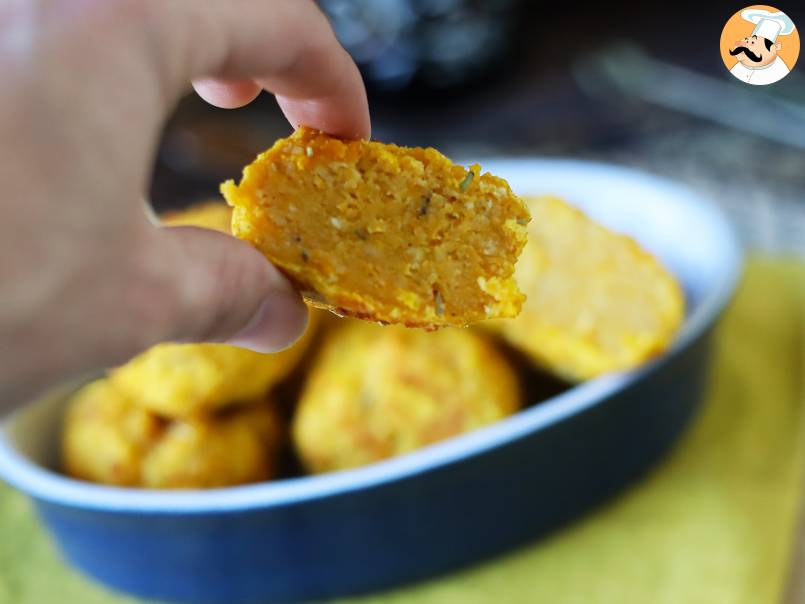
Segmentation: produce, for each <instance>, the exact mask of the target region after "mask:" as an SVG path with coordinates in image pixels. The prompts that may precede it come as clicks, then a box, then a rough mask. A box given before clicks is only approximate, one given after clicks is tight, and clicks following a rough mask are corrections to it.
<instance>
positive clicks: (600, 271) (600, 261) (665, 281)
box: [487, 196, 685, 381]
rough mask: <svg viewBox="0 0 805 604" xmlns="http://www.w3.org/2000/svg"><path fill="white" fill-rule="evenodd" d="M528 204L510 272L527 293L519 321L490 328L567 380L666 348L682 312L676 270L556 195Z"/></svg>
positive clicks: (627, 364)
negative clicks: (522, 241)
mask: <svg viewBox="0 0 805 604" xmlns="http://www.w3.org/2000/svg"><path fill="white" fill-rule="evenodd" d="M526 202H527V203H528V206H529V209H530V211H531V213H532V215H533V216H534V220H533V221H532V222H531V224H530V225H529V227H528V231H529V232H528V237H529V240H528V245H526V248H525V250H524V251H523V255H522V256H521V257H520V260H519V261H518V263H517V270H516V273H515V274H516V276H517V282H518V283H519V284H520V287H522V288H523V291H524V292H525V294H526V296H527V297H528V298H527V300H526V302H525V304H524V305H523V310H522V312H521V313H520V315H519V316H518V317H517V318H515V319H512V320H510V321H492V322H489V323H488V324H487V325H488V326H489V327H491V328H493V329H496V330H498V331H499V332H500V334H501V335H502V336H503V337H504V338H505V339H506V340H507V341H508V342H509V343H510V344H512V345H513V346H516V347H517V348H519V349H521V350H522V351H524V352H525V353H527V354H528V355H529V356H530V357H531V358H532V359H533V360H534V361H535V362H536V363H537V364H538V365H541V366H543V367H544V368H547V369H548V370H550V371H552V372H553V373H555V374H557V375H559V376H562V377H564V378H566V379H569V380H572V381H582V380H585V379H589V378H593V377H596V376H599V375H601V374H604V373H608V372H612V371H622V370H627V369H631V368H632V367H635V366H637V365H639V364H640V363H642V362H644V361H646V360H648V359H650V358H652V357H654V356H656V355H658V354H660V353H661V352H662V351H663V350H665V349H666V348H667V347H668V345H669V344H670V343H671V342H672V341H673V339H674V336H675V334H676V332H677V330H678V329H679V326H680V325H681V323H682V320H683V317H684V313H685V297H684V294H683V292H682V288H681V287H680V286H679V283H678V282H677V280H676V278H675V277H674V275H673V274H672V273H670V272H669V271H668V270H667V269H666V268H665V267H664V266H663V265H662V264H661V263H660V262H659V261H658V260H657V259H656V258H655V257H654V256H652V255H651V254H650V253H649V252H647V251H645V250H644V249H642V248H641V247H640V245H639V244H638V243H637V242H636V241H635V240H634V239H632V238H631V237H626V236H624V235H619V234H617V233H613V232H612V231H610V230H608V229H607V228H605V227H603V226H602V225H600V224H598V223H597V222H595V221H594V220H592V219H591V218H589V217H588V216H586V215H585V214H584V213H583V212H581V211H580V210H578V209H576V208H574V207H573V206H571V205H570V204H568V203H566V202H564V201H562V200H561V199H558V198H556V197H551V196H542V197H533V198H527V199H526Z"/></svg>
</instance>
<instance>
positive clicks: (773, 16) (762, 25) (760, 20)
mask: <svg viewBox="0 0 805 604" xmlns="http://www.w3.org/2000/svg"><path fill="white" fill-rule="evenodd" d="M741 17H742V18H743V19H744V20H746V21H749V22H750V23H754V24H755V29H754V30H753V31H752V35H753V36H758V37H760V38H766V39H767V40H771V41H772V42H774V41H775V40H776V39H777V36H787V35H788V34H790V33H791V32H792V31H794V22H793V21H792V20H791V19H789V18H788V15H786V14H785V13H784V12H782V11H777V12H776V13H773V12H771V11H768V10H765V9H762V8H747V9H746V10H744V11H741Z"/></svg>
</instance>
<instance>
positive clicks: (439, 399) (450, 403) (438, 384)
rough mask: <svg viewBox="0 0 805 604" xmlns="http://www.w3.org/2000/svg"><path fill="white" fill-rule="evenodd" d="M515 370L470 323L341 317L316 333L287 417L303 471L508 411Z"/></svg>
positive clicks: (379, 454)
mask: <svg viewBox="0 0 805 604" xmlns="http://www.w3.org/2000/svg"><path fill="white" fill-rule="evenodd" d="M519 407H520V393H519V387H518V382H517V378H516V376H515V373H514V370H513V369H512V368H511V367H510V366H509V364H508V363H507V362H506V360H505V359H504V358H503V357H502V355H501V354H500V353H499V352H498V351H497V349H496V348H495V347H494V346H493V345H492V344H491V343H489V342H488V341H487V340H485V339H484V338H483V337H481V336H480V335H478V334H477V333H475V332H470V331H468V330H463V329H454V328H448V329H442V330H439V331H435V332H430V333H429V332H426V331H421V330H412V329H405V328H403V327H399V326H385V327H384V326H378V325H372V324H369V323H363V322H359V321H349V322H348V323H347V324H346V325H344V326H343V327H342V328H340V329H338V330H336V331H335V332H333V333H332V334H331V335H329V336H328V337H327V338H326V339H325V343H324V347H323V349H322V351H321V353H320V355H319V357H318V358H317V360H316V362H315V363H314V364H313V366H312V368H311V372H310V374H309V376H308V379H307V382H306V384H305V386H304V389H303V392H302V395H301V398H300V401H299V407H298V409H297V411H296V414H295V416H294V418H293V426H292V433H293V440H294V445H295V448H296V450H297V452H298V454H299V458H300V459H301V461H302V464H303V465H304V466H305V468H306V469H307V470H308V471H311V472H328V471H334V470H342V469H347V468H353V467H356V466H362V465H365V464H369V463H372V462H375V461H379V460H382V459H385V458H388V457H393V456H396V455H401V454H403V453H407V452H409V451H413V450H415V449H418V448H420V447H423V446H425V445H428V444H431V443H435V442H438V441H441V440H444V439H446V438H449V437H451V436H456V435H458V434H462V433H464V432H469V431H470V430H474V429H476V428H480V427H482V426H486V425H488V424H491V423H493V422H496V421H498V420H500V419H502V418H504V417H506V416H508V415H511V414H512V413H514V412H515V411H516V410H517V409H518V408H519Z"/></svg>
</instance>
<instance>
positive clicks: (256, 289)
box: [151, 226, 308, 352]
mask: <svg viewBox="0 0 805 604" xmlns="http://www.w3.org/2000/svg"><path fill="white" fill-rule="evenodd" d="M155 231H156V233H155V238H156V241H155V243H154V245H152V247H151V249H152V250H153V251H155V252H156V254H157V262H158V263H159V264H160V265H161V266H162V271H163V273H164V274H163V277H167V279H166V281H167V282H168V283H170V285H169V289H170V294H171V295H170V296H169V299H170V301H169V304H170V306H171V307H172V308H171V311H172V312H171V313H170V314H171V315H172V317H173V318H174V321H173V325H172V326H171V330H172V331H174V333H173V334H171V335H168V334H166V335H168V337H167V338H166V339H172V340H180V341H191V342H226V343H228V344H233V345H235V346H242V347H244V348H250V349H252V350H255V351H257V352H276V351H278V350H282V349H283V348H287V347H288V346H290V345H291V344H293V343H294V342H295V341H296V340H297V338H299V336H300V335H301V334H302V332H303V331H304V330H305V326H306V325H307V316H308V315H307V307H306V306H305V304H304V303H303V302H302V299H301V297H300V295H299V294H298V293H297V292H296V290H294V288H293V287H292V286H291V284H290V283H289V282H288V280H287V279H286V278H285V277H284V276H283V275H282V274H281V273H280V272H279V270H277V268H276V267H275V266H274V265H272V264H271V263H270V262H268V261H267V260H266V259H265V257H263V255H262V254H261V253H260V252H258V251H257V250H256V249H255V248H253V247H252V246H251V245H249V244H248V243H246V242H244V241H240V240H239V239H236V238H234V237H231V236H229V235H225V234H223V233H219V232H216V231H212V230H208V229H202V228H196V227H188V226H177V227H155Z"/></svg>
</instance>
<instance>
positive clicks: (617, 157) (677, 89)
mask: <svg viewBox="0 0 805 604" xmlns="http://www.w3.org/2000/svg"><path fill="white" fill-rule="evenodd" d="M322 6H323V7H324V8H325V9H326V10H327V11H328V12H329V13H330V14H331V15H333V16H334V19H333V23H334V25H335V27H336V30H337V32H338V33H339V37H340V38H341V39H342V41H344V42H345V44H347V46H349V44H348V42H350V41H352V42H353V46H349V47H350V50H351V52H352V54H353V56H355V57H356V59H357V60H358V61H359V63H360V65H361V68H362V71H363V72H364V75H365V77H366V79H367V85H368V88H369V94H370V108H371V112H372V123H373V138H375V139H376V140H381V141H385V142H394V143H398V144H405V145H416V146H434V147H437V148H439V149H440V150H442V151H443V152H445V153H446V154H448V155H449V156H451V157H454V158H457V159H460V160H474V159H478V158H481V159H482V158H483V157H487V156H491V155H527V156H545V155H549V156H570V157H581V158H592V159H599V160H604V161H611V162H615V163H621V164H627V165H632V166H637V167H641V168H644V169H646V170H648V171H651V172H654V173H658V174H662V175H666V176H669V177H671V178H674V179H677V180H680V181H682V182H685V183H687V184H689V185H690V186H692V187H693V188H696V189H698V190H699V191H701V192H703V193H705V194H707V195H708V196H709V197H710V198H712V199H714V200H715V201H716V202H718V203H719V204H721V205H722V207H724V208H725V209H726V210H727V212H728V213H729V214H730V215H731V217H732V218H733V221H734V222H735V224H736V225H737V227H738V229H739V231H740V232H741V234H742V236H743V238H744V240H745V241H746V242H747V243H748V244H749V245H750V246H752V247H754V248H759V249H762V250H767V251H786V252H796V253H805V59H804V60H803V61H800V63H799V64H798V65H797V66H796V67H795V69H794V70H793V71H792V73H791V74H790V75H789V76H788V77H786V78H785V79H784V80H782V81H780V82H778V83H776V84H774V85H771V86H766V87H761V86H749V85H745V84H743V83H741V82H738V81H737V80H735V79H734V78H732V76H730V74H729V73H728V72H727V70H726V69H725V67H724V65H723V63H722V62H721V58H720V55H719V39H720V35H721V29H722V27H723V25H724V23H725V22H726V20H727V19H728V18H729V17H730V16H731V15H732V14H733V13H734V12H736V11H738V10H740V9H742V8H744V5H742V4H739V3H733V2H705V3H700V4H699V5H698V6H692V7H685V6H671V5H669V4H664V3H642V6H631V5H629V4H626V3H611V4H610V3H607V4H605V5H602V6H599V7H598V8H590V9H584V10H582V9H579V8H574V7H573V5H572V3H567V2H566V3H563V4H562V5H560V6H558V7H557V6H556V5H554V4H545V3H541V2H518V1H516V0H496V1H490V2H478V1H471V0H464V1H462V0H439V1H435V0H434V1H431V2H425V1H419V2H417V1H416V0H352V1H350V0H340V1H339V0H330V1H328V0H322ZM777 8H779V9H781V10H783V11H785V12H786V13H787V14H788V15H789V16H790V17H791V18H792V19H793V20H794V22H795V24H802V23H805V7H803V6H802V5H800V4H797V5H795V3H788V5H786V6H783V5H779V6H778V7H777ZM339 15H340V17H339ZM356 24H357V25H360V26H361V27H363V30H360V31H358V33H357V34H356V33H355V31H353V30H354V29H355V26H356ZM361 36H362V38H361ZM462 36H463V37H462ZM356 37H357V38H361V40H359V43H355V40H356ZM479 40H481V41H482V42H479ZM781 40H782V41H783V42H784V41H785V40H784V38H781ZM448 42H450V44H448ZM434 49H435V50H434ZM440 49H441V50H443V51H444V52H443V55H442V56H439V54H438V53H439V52H440ZM429 53H430V54H429ZM462 53H463V54H462ZM400 57H403V59H400ZM456 57H458V58H456ZM389 74H391V75H390V76H389ZM290 130H291V128H290V126H289V125H288V123H287V122H286V121H285V120H284V118H283V116H282V114H281V113H280V111H279V109H278V107H277V105H276V103H275V101H274V99H273V98H272V97H271V96H270V95H268V94H265V93H264V94H263V95H261V97H260V98H259V99H258V100H257V101H256V102H255V103H253V104H252V105H251V106H249V107H248V108H244V109H240V110H236V111H231V110H221V109H215V108H213V107H210V106H208V105H206V104H205V103H204V102H203V101H201V100H200V99H198V98H197V97H195V96H193V95H190V96H188V97H187V98H186V99H185V100H184V101H183V102H182V103H181V104H180V106H179V107H178V109H177V111H176V113H175V115H174V116H173V118H172V119H171V120H170V122H169V123H168V125H167V128H166V131H165V137H164V141H163V144H162V147H161V150H160V153H159V158H158V162H157V166H156V170H155V176H154V184H153V189H152V199H153V201H154V204H155V206H156V207H157V209H158V210H162V209H166V208H172V207H178V206H183V205H187V204H188V203H191V202H192V201H194V200H199V199H203V198H207V197H212V196H217V185H218V183H219V182H221V181H222V180H224V179H226V178H237V177H238V175H239V173H240V170H241V168H242V166H243V165H245V164H246V163H248V162H250V161H251V160H252V159H253V158H254V156H255V155H256V154H257V153H259V152H260V151H262V150H264V149H265V148H267V147H268V146H270V145H271V144H272V143H273V141H274V140H275V139H276V138H278V137H281V136H286V135H287V134H289V133H290ZM571 201H572V200H571Z"/></svg>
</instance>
